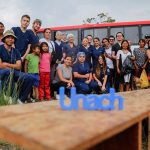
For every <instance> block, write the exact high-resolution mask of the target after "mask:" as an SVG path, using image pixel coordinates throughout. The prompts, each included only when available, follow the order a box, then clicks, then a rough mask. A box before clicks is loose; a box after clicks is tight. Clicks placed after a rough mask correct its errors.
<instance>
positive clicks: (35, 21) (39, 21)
mask: <svg viewBox="0 0 150 150" xmlns="http://www.w3.org/2000/svg"><path fill="white" fill-rule="evenodd" d="M35 23H39V24H40V26H41V25H42V21H41V20H40V19H35V20H34V21H33V24H35Z"/></svg>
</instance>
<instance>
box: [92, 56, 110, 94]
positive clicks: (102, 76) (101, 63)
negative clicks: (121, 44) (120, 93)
mask: <svg viewBox="0 0 150 150" xmlns="http://www.w3.org/2000/svg"><path fill="white" fill-rule="evenodd" d="M109 75H110V70H109V68H107V65H106V61H105V57H104V55H100V56H99V57H98V63H97V65H96V68H94V70H93V78H94V81H93V83H92V86H93V88H94V89H95V91H96V93H97V94H99V93H100V91H101V92H109V89H110V82H108V77H109Z"/></svg>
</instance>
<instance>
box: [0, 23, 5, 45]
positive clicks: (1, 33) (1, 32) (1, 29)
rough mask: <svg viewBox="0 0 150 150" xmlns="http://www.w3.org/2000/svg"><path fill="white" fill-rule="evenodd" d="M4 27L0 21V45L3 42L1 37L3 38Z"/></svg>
mask: <svg viewBox="0 0 150 150" xmlns="http://www.w3.org/2000/svg"><path fill="white" fill-rule="evenodd" d="M4 30H5V27H4V24H3V23H2V22H0V45H3V44H4V43H3V42H2V41H1V39H2V38H3V33H4Z"/></svg>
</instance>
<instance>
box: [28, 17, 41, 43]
mask: <svg viewBox="0 0 150 150" xmlns="http://www.w3.org/2000/svg"><path fill="white" fill-rule="evenodd" d="M41 25H42V21H41V20H40V19H35V20H34V21H33V24H32V29H31V30H30V29H29V32H30V42H31V44H39V37H38V34H37V33H38V31H39V30H40V28H41Z"/></svg>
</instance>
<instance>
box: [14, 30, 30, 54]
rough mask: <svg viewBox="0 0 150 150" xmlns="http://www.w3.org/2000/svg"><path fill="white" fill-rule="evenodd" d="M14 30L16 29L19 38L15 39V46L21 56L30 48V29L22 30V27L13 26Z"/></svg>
mask: <svg viewBox="0 0 150 150" xmlns="http://www.w3.org/2000/svg"><path fill="white" fill-rule="evenodd" d="M12 30H13V31H14V34H15V36H16V37H17V40H16V41H15V48H16V49H18V51H19V52H20V54H21V56H23V55H24V54H25V52H26V50H27V48H28V44H30V36H29V31H28V30H27V31H26V32H22V30H21V28H20V27H13V28H12Z"/></svg>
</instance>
